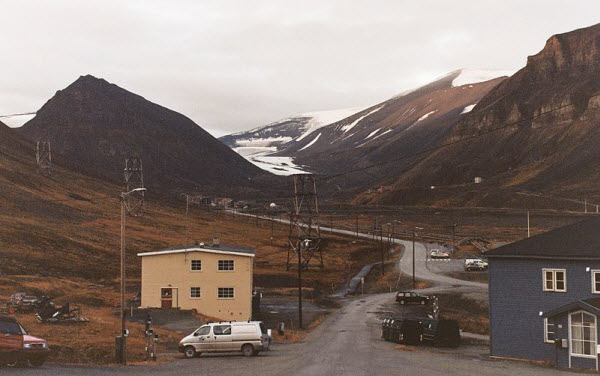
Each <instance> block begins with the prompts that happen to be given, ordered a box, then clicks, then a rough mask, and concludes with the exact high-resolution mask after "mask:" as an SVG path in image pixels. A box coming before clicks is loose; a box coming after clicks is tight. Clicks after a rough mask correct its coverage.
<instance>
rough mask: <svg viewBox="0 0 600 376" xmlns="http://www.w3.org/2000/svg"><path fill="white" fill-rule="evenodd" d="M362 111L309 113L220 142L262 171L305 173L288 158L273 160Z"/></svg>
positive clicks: (236, 134) (222, 139) (341, 110)
mask: <svg viewBox="0 0 600 376" xmlns="http://www.w3.org/2000/svg"><path fill="white" fill-rule="evenodd" d="M361 110H362V108H361V107H356V108H347V109H340V110H330V111H314V112H306V113H302V114H298V115H294V116H290V117H287V118H284V119H281V120H278V121H276V122H273V123H271V124H268V125H265V126H261V127H258V128H254V129H251V130H249V131H244V132H238V133H234V134H230V135H227V136H223V137H221V138H220V140H221V141H222V142H223V143H225V144H226V145H227V146H229V147H231V148H232V149H233V150H235V151H236V152H237V153H238V154H240V155H242V156H243V157H245V158H246V159H248V160H249V161H250V162H252V163H254V164H255V165H257V166H258V167H260V168H262V169H264V170H267V171H269V172H272V173H274V174H278V175H290V174H294V173H300V172H303V171H304V170H303V168H302V167H299V166H296V165H295V164H294V161H293V158H292V157H288V156H272V155H271V154H274V153H276V152H280V151H283V150H285V149H286V147H287V146H288V145H289V144H290V143H292V142H299V141H302V140H303V139H305V138H306V137H309V136H310V135H311V134H312V133H313V132H315V131H316V130H318V129H320V128H322V127H324V126H326V125H328V124H332V123H335V122H337V121H339V120H342V119H344V118H346V117H348V116H352V115H354V114H355V113H356V112H359V111H361Z"/></svg>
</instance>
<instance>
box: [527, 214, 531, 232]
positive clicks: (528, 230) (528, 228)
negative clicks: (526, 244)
mask: <svg viewBox="0 0 600 376" xmlns="http://www.w3.org/2000/svg"><path fill="white" fill-rule="evenodd" d="M530 236H531V231H530V227H529V210H527V237H530Z"/></svg>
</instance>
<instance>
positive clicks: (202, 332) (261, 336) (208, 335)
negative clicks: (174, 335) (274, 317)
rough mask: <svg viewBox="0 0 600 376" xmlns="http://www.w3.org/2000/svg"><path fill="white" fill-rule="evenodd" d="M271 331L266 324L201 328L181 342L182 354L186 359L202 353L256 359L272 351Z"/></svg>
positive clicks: (233, 322)
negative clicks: (232, 353) (223, 353)
mask: <svg viewBox="0 0 600 376" xmlns="http://www.w3.org/2000/svg"><path fill="white" fill-rule="evenodd" d="M270 344H271V330H270V329H269V330H267V329H266V327H265V324H264V323H263V322H262V321H244V322H236V321H231V322H217V323H208V324H206V325H203V326H201V327H200V328H198V329H197V330H196V331H195V332H193V333H192V334H190V335H189V336H187V337H185V338H184V339H182V340H181V342H179V352H182V353H183V355H184V356H185V357H186V358H194V357H196V356H199V355H200V354H202V353H212V352H241V353H242V354H243V355H244V356H254V355H257V354H258V353H259V352H261V351H264V350H268V349H269V345H270Z"/></svg>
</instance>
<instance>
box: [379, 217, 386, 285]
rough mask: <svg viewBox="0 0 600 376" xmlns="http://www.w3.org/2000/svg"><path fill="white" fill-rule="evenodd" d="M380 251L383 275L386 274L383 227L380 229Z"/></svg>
mask: <svg viewBox="0 0 600 376" xmlns="http://www.w3.org/2000/svg"><path fill="white" fill-rule="evenodd" d="M379 251H380V252H381V275H384V274H385V271H384V262H385V260H384V254H383V228H381V229H379Z"/></svg>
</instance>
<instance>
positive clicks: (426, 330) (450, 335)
mask: <svg viewBox="0 0 600 376" xmlns="http://www.w3.org/2000/svg"><path fill="white" fill-rule="evenodd" d="M421 321H422V322H423V342H426V343H428V344H430V345H433V346H439V347H453V348H456V347H458V346H460V328H459V326H458V322H457V321H456V320H448V319H429V318H426V319H421Z"/></svg>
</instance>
